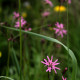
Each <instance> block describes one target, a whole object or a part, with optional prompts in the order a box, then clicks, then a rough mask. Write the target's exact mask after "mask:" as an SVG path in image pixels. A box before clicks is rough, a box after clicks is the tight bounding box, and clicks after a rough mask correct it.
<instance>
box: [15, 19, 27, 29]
mask: <svg viewBox="0 0 80 80" xmlns="http://www.w3.org/2000/svg"><path fill="white" fill-rule="evenodd" d="M26 23H27V22H26V21H25V20H24V19H23V18H21V27H23V26H24V25H26ZM14 27H16V28H18V27H20V21H19V19H18V21H17V22H16V25H15V26H14Z"/></svg>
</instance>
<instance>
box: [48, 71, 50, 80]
mask: <svg viewBox="0 0 80 80" xmlns="http://www.w3.org/2000/svg"><path fill="white" fill-rule="evenodd" d="M48 80H50V74H49V72H48Z"/></svg>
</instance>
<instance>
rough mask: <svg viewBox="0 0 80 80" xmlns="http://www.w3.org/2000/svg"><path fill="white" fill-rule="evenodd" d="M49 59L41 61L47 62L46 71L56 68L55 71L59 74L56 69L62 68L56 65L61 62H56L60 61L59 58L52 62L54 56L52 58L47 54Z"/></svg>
mask: <svg viewBox="0 0 80 80" xmlns="http://www.w3.org/2000/svg"><path fill="white" fill-rule="evenodd" d="M47 59H48V61H47V60H46V59H44V62H43V61H41V63H43V64H45V66H47V70H46V72H48V71H49V72H51V70H54V71H55V73H56V74H57V72H56V69H58V70H60V68H58V67H56V65H58V64H60V63H56V62H57V61H58V59H57V60H55V61H54V62H52V59H53V56H51V60H50V59H49V57H48V56H47Z"/></svg>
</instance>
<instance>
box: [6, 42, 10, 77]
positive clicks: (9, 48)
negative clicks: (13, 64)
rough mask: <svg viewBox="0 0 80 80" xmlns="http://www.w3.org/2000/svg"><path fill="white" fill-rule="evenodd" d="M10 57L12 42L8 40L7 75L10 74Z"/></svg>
mask: <svg viewBox="0 0 80 80" xmlns="http://www.w3.org/2000/svg"><path fill="white" fill-rule="evenodd" d="M9 59H10V42H8V61H7V73H6V75H7V76H9Z"/></svg>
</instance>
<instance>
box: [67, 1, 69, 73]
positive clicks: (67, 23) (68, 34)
mask: <svg viewBox="0 0 80 80" xmlns="http://www.w3.org/2000/svg"><path fill="white" fill-rule="evenodd" d="M67 47H68V53H69V28H68V2H67ZM67 57H68V62H67V65H68V71H67V73H69V55H68V56H67Z"/></svg>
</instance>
